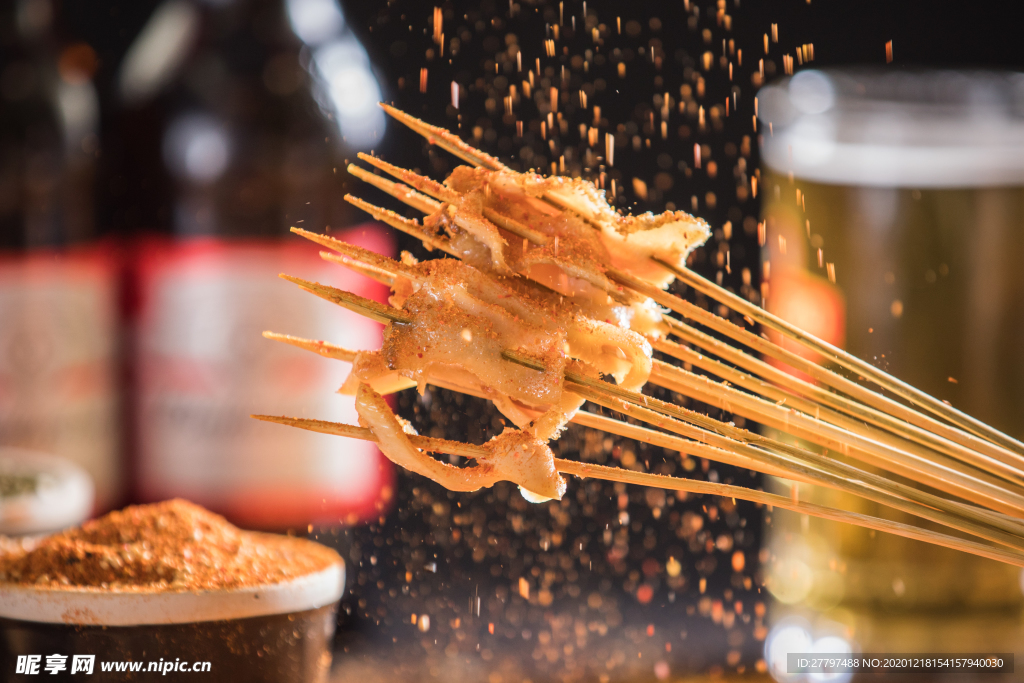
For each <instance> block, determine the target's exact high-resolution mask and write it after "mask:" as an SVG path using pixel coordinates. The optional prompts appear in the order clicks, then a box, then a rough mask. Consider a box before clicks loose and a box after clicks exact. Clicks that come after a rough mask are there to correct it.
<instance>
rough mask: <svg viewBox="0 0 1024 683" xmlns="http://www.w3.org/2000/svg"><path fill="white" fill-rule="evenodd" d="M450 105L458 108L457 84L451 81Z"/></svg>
mask: <svg viewBox="0 0 1024 683" xmlns="http://www.w3.org/2000/svg"><path fill="white" fill-rule="evenodd" d="M452 106H453V107H455V108H456V109H458V108H459V84H458V83H456V82H455V81H452Z"/></svg>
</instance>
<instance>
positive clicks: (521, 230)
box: [348, 153, 549, 245]
mask: <svg viewBox="0 0 1024 683" xmlns="http://www.w3.org/2000/svg"><path fill="white" fill-rule="evenodd" d="M359 158H360V159H363V160H364V161H366V162H367V163H369V164H372V165H373V166H376V167H377V168H379V169H381V170H382V171H384V172H386V173H389V174H391V175H393V176H394V177H396V178H398V179H400V180H402V181H403V182H405V183H409V184H410V185H412V186H413V187H416V188H418V189H421V190H423V191H424V192H426V193H427V194H428V195H430V196H429V197H428V196H426V195H421V194H419V193H418V192H416V191H415V190H413V189H412V188H411V187H408V186H407V185H403V184H402V183H395V182H391V181H389V180H385V179H383V178H381V177H380V176H376V175H373V174H372V173H368V172H366V171H365V170H363V169H362V168H359V167H358V166H356V165H355V164H349V165H348V171H349V173H351V174H352V175H354V176H356V177H357V178H361V179H363V180H367V181H368V182H369V183H370V184H372V185H373V186H374V187H377V188H378V189H381V190H383V191H384V192H387V193H388V194H389V195H391V196H392V197H394V198H395V199H397V200H399V201H401V202H404V203H406V204H408V205H409V206H411V207H413V208H414V209H418V210H420V211H422V212H423V213H427V214H430V213H434V212H435V211H437V210H439V209H440V208H441V206H442V204H441V203H440V202H439V201H435V199H433V198H436V199H437V200H440V201H443V202H448V203H454V202H457V201H458V199H459V195H458V194H457V193H456V192H454V191H452V190H449V189H448V188H447V187H445V186H444V185H442V184H440V183H438V182H436V181H434V180H431V179H430V178H427V177H426V176H421V175H419V174H416V173H413V172H412V171H407V170H406V169H404V168H401V167H399V166H395V165H393V164H389V163H387V162H386V161H383V160H381V159H378V158H377V157H372V156H369V155H367V154H363V153H360V154H359ZM417 195H418V196H419V197H423V198H424V199H425V200H427V201H428V202H433V204H427V203H426V202H425V201H419V200H418V199H417ZM481 215H482V216H483V217H484V218H486V219H487V220H489V221H491V222H492V223H494V224H495V225H497V226H498V227H499V228H501V229H502V230H507V231H508V232H510V233H512V234H513V235H516V236H518V237H521V238H523V239H525V240H527V241H529V242H530V243H532V244H536V245H545V244H547V243H548V241H549V239H548V236H547V235H545V234H544V233H541V232H538V231H536V230H534V229H533V228H531V227H529V226H527V225H524V224H523V223H520V222H519V221H517V220H515V219H514V218H511V217H509V216H505V215H504V214H501V213H498V212H497V211H495V210H494V209H492V208H490V207H484V208H483V210H482V211H481Z"/></svg>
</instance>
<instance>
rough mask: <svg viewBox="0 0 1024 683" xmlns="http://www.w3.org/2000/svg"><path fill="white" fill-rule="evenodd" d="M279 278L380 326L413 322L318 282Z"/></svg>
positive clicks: (404, 315) (397, 311) (392, 310)
mask: <svg viewBox="0 0 1024 683" xmlns="http://www.w3.org/2000/svg"><path fill="white" fill-rule="evenodd" d="M279 277H280V278H281V279H282V280H288V282H293V283H295V284H297V285H298V286H299V287H302V288H303V289H304V290H306V291H307V292H310V293H312V294H316V295H317V296H318V297H320V298H321V299H326V300H327V301H330V302H332V303H336V304H338V305H339V306H341V307H343V308H347V309H348V310H350V311H352V312H353V313H358V314H359V315H362V316H365V317H367V318H370V319H371V320H376V321H377V322H379V323H382V324H387V323H399V324H402V325H410V324H412V323H413V322H415V319H414V318H413V317H412V316H411V315H410V314H408V313H406V312H405V311H403V310H401V309H398V308H394V307H393V306H385V305H384V304H379V303H377V302H376V301H374V300H372V299H367V298H364V297H361V296H359V295H357V294H353V293H351V292H346V291H345V290H343V289H338V288H336V287H329V286H327V285H322V284H320V283H319V282H310V281H309V280H303V279H302V278H297V277H294V276H291V275H285V274H284V273H282V274H281V275H280V276H279Z"/></svg>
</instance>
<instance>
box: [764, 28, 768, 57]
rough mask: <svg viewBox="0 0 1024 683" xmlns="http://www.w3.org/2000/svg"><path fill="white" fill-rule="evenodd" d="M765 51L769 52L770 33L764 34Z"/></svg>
mask: <svg viewBox="0 0 1024 683" xmlns="http://www.w3.org/2000/svg"><path fill="white" fill-rule="evenodd" d="M764 53H765V54H768V34H767V33H766V34H764Z"/></svg>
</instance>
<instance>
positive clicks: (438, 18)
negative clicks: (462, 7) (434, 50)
mask: <svg viewBox="0 0 1024 683" xmlns="http://www.w3.org/2000/svg"><path fill="white" fill-rule="evenodd" d="M443 27H444V13H443V12H442V11H441V8H440V7H435V8H434V42H435V43H437V44H438V45H443V44H444V33H442V30H443Z"/></svg>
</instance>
